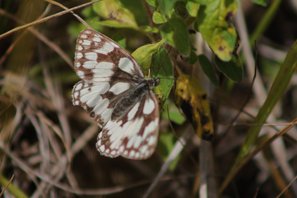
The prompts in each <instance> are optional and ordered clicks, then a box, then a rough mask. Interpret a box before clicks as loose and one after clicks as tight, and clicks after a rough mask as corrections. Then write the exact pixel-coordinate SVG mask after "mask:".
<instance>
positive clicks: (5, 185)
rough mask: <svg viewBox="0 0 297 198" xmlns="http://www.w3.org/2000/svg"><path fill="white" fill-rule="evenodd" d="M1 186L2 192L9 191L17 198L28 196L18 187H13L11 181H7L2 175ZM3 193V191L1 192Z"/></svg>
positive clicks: (0, 178)
mask: <svg viewBox="0 0 297 198" xmlns="http://www.w3.org/2000/svg"><path fill="white" fill-rule="evenodd" d="M0 185H1V186H2V189H1V190H7V191H9V193H11V195H13V196H14V197H17V198H27V197H28V196H27V195H26V194H25V193H24V192H23V191H22V190H21V189H19V188H18V187H17V186H15V185H13V183H11V181H9V180H8V179H6V178H5V177H4V176H3V175H2V174H0ZM0 192H1V191H0Z"/></svg>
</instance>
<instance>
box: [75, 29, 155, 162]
mask: <svg viewBox="0 0 297 198" xmlns="http://www.w3.org/2000/svg"><path fill="white" fill-rule="evenodd" d="M74 69H75V71H76V74H77V75H78V76H79V77H80V78H81V81H79V82H78V83H76V84H75V85H74V87H73V90H72V98H73V105H79V106H81V107H83V108H84V109H85V110H86V111H88V112H89V113H90V115H91V117H93V118H94V120H95V121H96V122H97V123H98V125H99V127H100V128H101V129H102V130H101V132H100V133H99V135H98V138H97V143H96V147H97V150H98V151H99V152H100V154H102V155H104V156H107V157H117V156H123V157H126V158H129V159H137V160H140V159H146V158H148V157H149V156H151V155H152V154H153V152H154V150H155V148H156V145H157V139H158V128H159V106H158V101H157V99H156V96H155V94H154V93H153V92H152V91H151V90H150V89H147V86H143V83H148V85H149V87H151V86H152V87H154V86H156V85H158V84H159V81H160V80H159V79H157V78H156V79H150V80H145V79H144V75H143V73H142V71H141V69H140V67H139V65H138V64H137V63H136V61H135V60H134V59H133V58H132V57H131V55H130V54H129V53H128V52H127V51H126V50H124V49H122V48H120V47H119V45H118V44H116V43H115V42H114V41H113V40H111V39H110V38H108V37H107V36H105V35H103V34H101V33H98V32H96V31H94V30H91V29H87V30H84V31H82V32H81V33H80V35H79V36H78V38H77V42H76V50H75V56H74ZM145 87H146V88H145ZM115 115H116V116H115Z"/></svg>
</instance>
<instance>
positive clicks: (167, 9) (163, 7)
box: [158, 0, 178, 17]
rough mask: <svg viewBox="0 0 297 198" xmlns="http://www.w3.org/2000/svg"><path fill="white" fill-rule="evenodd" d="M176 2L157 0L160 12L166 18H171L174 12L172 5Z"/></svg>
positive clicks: (172, 0) (174, 0)
mask: <svg viewBox="0 0 297 198" xmlns="http://www.w3.org/2000/svg"><path fill="white" fill-rule="evenodd" d="M177 1H178V0H158V5H159V7H158V8H159V10H160V12H161V13H162V14H163V15H165V16H168V17H171V15H172V13H173V12H174V5H175V3H176V2H177Z"/></svg>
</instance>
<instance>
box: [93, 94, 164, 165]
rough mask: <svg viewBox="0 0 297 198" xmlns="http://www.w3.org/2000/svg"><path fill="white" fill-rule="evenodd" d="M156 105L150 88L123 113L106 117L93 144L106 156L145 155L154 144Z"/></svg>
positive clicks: (155, 142) (156, 128) (141, 156)
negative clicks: (107, 118) (117, 116)
mask: <svg viewBox="0 0 297 198" xmlns="http://www.w3.org/2000/svg"><path fill="white" fill-rule="evenodd" d="M158 126H159V107H158V102H157V99H156V97H155V95H154V94H153V93H152V92H151V91H149V92H148V94H146V95H144V96H143V98H142V99H141V100H140V101H139V102H137V103H136V104H135V105H134V106H133V107H132V108H131V109H130V111H128V112H127V113H126V114H125V115H124V116H123V117H121V118H120V119H118V120H109V121H108V122H107V124H106V125H105V126H104V127H103V129H102V131H101V132H100V133H99V135H98V138H97V143H96V147H97V149H98V151H99V152H100V153H101V154H102V155H104V156H107V157H117V156H123V157H125V158H129V159H137V160H140V159H147V158H148V157H150V156H151V155H152V153H153V152H154V150H155V147H156V145H157V139H158Z"/></svg>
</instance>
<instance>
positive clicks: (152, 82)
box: [146, 78, 160, 89]
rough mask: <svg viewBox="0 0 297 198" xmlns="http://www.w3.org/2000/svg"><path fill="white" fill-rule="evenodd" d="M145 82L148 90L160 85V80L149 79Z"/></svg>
mask: <svg viewBox="0 0 297 198" xmlns="http://www.w3.org/2000/svg"><path fill="white" fill-rule="evenodd" d="M146 81H147V84H148V86H149V88H150V89H153V88H154V87H156V86H158V85H159V84H160V78H151V79H148V80H146Z"/></svg>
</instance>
